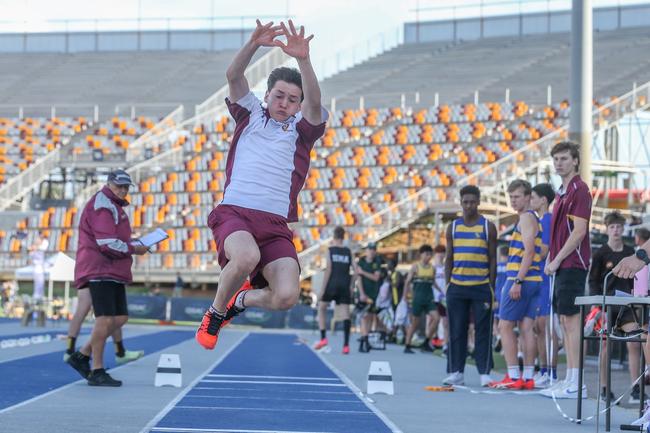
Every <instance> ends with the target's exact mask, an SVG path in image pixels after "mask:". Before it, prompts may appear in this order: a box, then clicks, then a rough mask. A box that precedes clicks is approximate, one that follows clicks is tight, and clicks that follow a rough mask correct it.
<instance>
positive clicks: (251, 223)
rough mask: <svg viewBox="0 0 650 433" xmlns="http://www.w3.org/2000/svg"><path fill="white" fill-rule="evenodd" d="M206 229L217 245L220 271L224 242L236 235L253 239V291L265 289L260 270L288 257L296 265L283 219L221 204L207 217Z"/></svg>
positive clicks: (224, 254) (224, 253) (223, 254)
mask: <svg viewBox="0 0 650 433" xmlns="http://www.w3.org/2000/svg"><path fill="white" fill-rule="evenodd" d="M208 226H209V227H210V229H211V230H212V235H213V236H214V240H215V241H216V242H217V250H218V251H219V255H218V259H219V266H221V268H222V269H223V268H224V266H226V264H227V263H228V259H227V258H226V252H225V250H224V243H225V242H226V238H228V236H230V234H231V233H234V232H237V231H246V232H248V233H250V234H251V235H252V236H253V238H254V239H255V242H257V247H258V248H259V249H260V262H259V263H258V264H257V267H256V268H255V270H253V272H252V273H251V275H250V279H251V285H253V286H254V287H259V288H262V287H266V286H267V285H268V283H267V281H266V280H265V279H264V277H263V276H262V269H264V267H265V266H266V265H268V264H269V263H271V262H273V261H274V260H277V259H280V258H282V257H291V258H293V259H295V260H296V262H297V263H299V262H298V255H297V254H296V247H295V246H294V245H293V233H292V232H291V230H290V229H289V227H288V226H287V219H286V218H284V217H282V216H280V215H276V214H272V213H270V212H264V211H261V210H255V209H247V208H243V207H239V206H233V205H224V204H221V205H219V206H217V207H216V208H214V209H213V210H212V212H211V213H210V215H209V216H208Z"/></svg>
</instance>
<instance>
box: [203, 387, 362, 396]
mask: <svg viewBox="0 0 650 433" xmlns="http://www.w3.org/2000/svg"><path fill="white" fill-rule="evenodd" d="M198 389H201V390H207V389H211V390H214V389H218V390H224V391H255V392H260V389H259V388H229V387H224V386H196V387H194V388H193V390H198ZM273 392H275V393H278V392H290V393H291V394H296V393H301V394H302V393H304V394H344V395H350V394H352V395H354V393H352V392H351V391H350V390H349V389H348V390H346V391H308V390H295V389H292V390H275V391H273ZM355 397H356V396H355Z"/></svg>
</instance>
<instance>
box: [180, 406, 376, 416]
mask: <svg viewBox="0 0 650 433" xmlns="http://www.w3.org/2000/svg"><path fill="white" fill-rule="evenodd" d="M175 408H176V409H191V410H195V409H196V410H247V411H250V410H253V409H251V408H250V407H248V406H242V407H236V406H232V407H231V406H175ZM254 410H255V412H260V411H264V412H278V413H284V412H307V413H354V414H357V415H374V414H375V413H374V412H373V411H371V410H326V409H278V408H265V407H256V408H255V409H254Z"/></svg>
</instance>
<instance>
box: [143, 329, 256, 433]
mask: <svg viewBox="0 0 650 433" xmlns="http://www.w3.org/2000/svg"><path fill="white" fill-rule="evenodd" d="M248 335H249V333H248V332H246V333H245V334H244V335H242V336H241V337H240V338H239V340H237V341H236V342H235V343H234V344H233V345H232V346H230V348H228V350H226V351H225V352H224V353H223V355H221V356H220V357H219V358H218V359H217V360H216V361H215V362H213V363H212V365H210V367H208V368H207V369H206V370H205V371H204V372H203V373H202V374H199V375H198V376H197V377H196V378H195V379H194V380H193V381H192V382H191V383H190V384H189V385H187V386H186V387H185V389H184V390H183V391H181V392H180V393H178V395H177V396H176V397H175V398H174V399H173V400H172V401H170V402H169V404H168V405H167V406H165V407H164V408H162V410H161V411H160V412H158V414H157V415H156V416H154V417H153V418H152V420H151V421H149V422H148V423H147V425H145V426H144V428H143V429H142V430H140V433H147V432H150V431H152V428H153V427H154V426H155V425H156V424H158V421H160V420H161V419H162V418H163V417H164V416H165V415H167V412H169V411H170V410H172V408H173V407H174V406H175V405H176V403H178V402H179V401H180V400H181V399H182V398H183V397H185V395H186V394H187V393H188V392H190V390H191V389H192V387H193V386H194V385H196V384H197V383H199V382H200V381H201V379H202V378H203V377H204V376H205V375H206V374H208V373H210V372H211V371H212V370H214V369H215V368H216V367H217V365H219V364H220V363H221V362H222V361H223V360H224V359H225V358H226V356H228V355H230V353H231V352H232V351H233V350H235V348H237V346H239V345H240V344H241V342H242V341H244V338H246V337H248ZM166 431H170V430H166ZM171 431H174V430H171ZM197 431H201V430H197ZM207 431H210V430H207Z"/></svg>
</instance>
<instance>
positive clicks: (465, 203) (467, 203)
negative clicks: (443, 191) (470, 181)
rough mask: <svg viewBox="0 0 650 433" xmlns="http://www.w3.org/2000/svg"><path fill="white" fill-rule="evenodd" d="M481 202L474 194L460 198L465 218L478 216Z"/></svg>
mask: <svg viewBox="0 0 650 433" xmlns="http://www.w3.org/2000/svg"><path fill="white" fill-rule="evenodd" d="M480 203H481V200H479V198H478V197H477V196H476V195H474V194H465V195H464V196H462V197H461V198H460V207H462V208H463V216H464V217H465V218H471V217H475V216H476V215H477V214H478V205H479V204H480Z"/></svg>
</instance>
